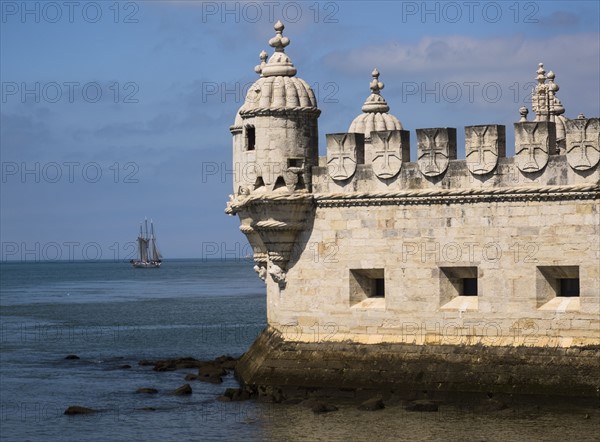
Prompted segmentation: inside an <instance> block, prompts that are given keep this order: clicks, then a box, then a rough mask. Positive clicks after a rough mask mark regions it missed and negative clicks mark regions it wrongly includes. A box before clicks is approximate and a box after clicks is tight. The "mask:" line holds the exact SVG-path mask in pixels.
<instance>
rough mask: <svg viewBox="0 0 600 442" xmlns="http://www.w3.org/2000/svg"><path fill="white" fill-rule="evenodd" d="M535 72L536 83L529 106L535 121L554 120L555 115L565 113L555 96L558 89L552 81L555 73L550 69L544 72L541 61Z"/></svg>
mask: <svg viewBox="0 0 600 442" xmlns="http://www.w3.org/2000/svg"><path fill="white" fill-rule="evenodd" d="M536 74H537V75H536V77H535V79H536V80H537V83H538V84H537V85H536V86H535V88H533V91H532V93H531V104H532V105H531V108H532V110H533V112H535V121H551V122H554V121H555V120H556V118H555V117H556V116H557V115H561V114H564V113H565V108H564V107H563V105H562V103H561V102H560V100H559V99H558V97H557V96H556V93H557V92H558V91H559V89H560V87H559V86H558V84H557V83H556V82H555V81H554V79H555V78H556V75H555V74H554V72H552V71H549V72H548V73H547V74H546V70H545V69H544V64H543V63H540V64H539V67H538V70H537V71H536ZM546 80H548V83H546Z"/></svg>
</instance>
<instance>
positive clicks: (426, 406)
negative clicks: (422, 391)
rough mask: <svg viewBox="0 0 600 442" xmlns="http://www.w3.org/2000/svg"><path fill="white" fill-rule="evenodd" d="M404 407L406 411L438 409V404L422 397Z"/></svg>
mask: <svg viewBox="0 0 600 442" xmlns="http://www.w3.org/2000/svg"><path fill="white" fill-rule="evenodd" d="M404 409H405V410H406V411H438V404H436V403H435V402H431V401H428V400H426V399H421V400H417V401H413V402H410V403H409V404H407V405H406V407H404Z"/></svg>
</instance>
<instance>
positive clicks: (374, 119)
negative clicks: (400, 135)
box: [348, 112, 402, 138]
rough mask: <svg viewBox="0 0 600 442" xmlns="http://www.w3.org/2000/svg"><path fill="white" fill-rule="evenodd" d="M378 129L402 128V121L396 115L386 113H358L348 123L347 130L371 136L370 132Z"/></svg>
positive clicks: (367, 136) (366, 136)
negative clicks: (348, 127)
mask: <svg viewBox="0 0 600 442" xmlns="http://www.w3.org/2000/svg"><path fill="white" fill-rule="evenodd" d="M379 130H402V123H400V120H398V119H397V118H396V117H394V116H393V115H391V114H388V113H380V112H376V113H368V114H362V115H359V116H358V117H356V118H355V119H354V121H352V124H350V129H348V132H357V133H361V134H364V135H365V138H369V137H370V136H371V132H373V131H379Z"/></svg>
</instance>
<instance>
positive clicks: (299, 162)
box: [287, 158, 304, 168]
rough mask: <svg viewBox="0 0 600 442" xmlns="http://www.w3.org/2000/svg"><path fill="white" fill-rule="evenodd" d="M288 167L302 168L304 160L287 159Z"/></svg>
mask: <svg viewBox="0 0 600 442" xmlns="http://www.w3.org/2000/svg"><path fill="white" fill-rule="evenodd" d="M287 162H288V167H298V168H302V167H304V160H303V159H302V158H288V161H287Z"/></svg>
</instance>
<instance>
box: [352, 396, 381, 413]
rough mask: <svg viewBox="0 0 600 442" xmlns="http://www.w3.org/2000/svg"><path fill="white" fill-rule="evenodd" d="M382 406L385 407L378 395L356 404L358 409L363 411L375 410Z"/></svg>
mask: <svg viewBox="0 0 600 442" xmlns="http://www.w3.org/2000/svg"><path fill="white" fill-rule="evenodd" d="M383 408H385V405H384V404H383V401H382V400H381V398H378V397H374V398H371V399H368V400H366V401H364V402H363V403H362V404H360V405H359V406H358V409H359V410H363V411H376V410H381V409H383Z"/></svg>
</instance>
